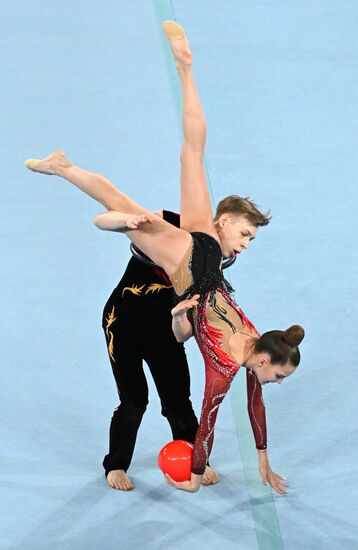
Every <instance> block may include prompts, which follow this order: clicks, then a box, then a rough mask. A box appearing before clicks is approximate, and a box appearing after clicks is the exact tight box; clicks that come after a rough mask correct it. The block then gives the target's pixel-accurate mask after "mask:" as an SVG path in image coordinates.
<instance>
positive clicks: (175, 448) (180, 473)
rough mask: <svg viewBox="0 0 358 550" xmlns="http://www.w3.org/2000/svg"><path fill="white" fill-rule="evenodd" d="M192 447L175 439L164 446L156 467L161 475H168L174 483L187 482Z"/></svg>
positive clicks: (189, 474) (186, 442) (189, 475)
mask: <svg viewBox="0 0 358 550" xmlns="http://www.w3.org/2000/svg"><path fill="white" fill-rule="evenodd" d="M192 456H193V445H192V444H191V443H189V442H188V441H183V440H182V439H176V440H174V441H171V442H170V443H168V444H167V445H164V447H163V448H162V450H161V451H160V453H159V456H158V466H159V468H160V469H161V470H162V472H163V474H169V475H170V477H171V478H172V479H174V481H189V480H190V477H191V462H192Z"/></svg>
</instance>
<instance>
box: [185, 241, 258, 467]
mask: <svg viewBox="0 0 358 550" xmlns="http://www.w3.org/2000/svg"><path fill="white" fill-rule="evenodd" d="M191 235H192V238H193V247H192V255H191V258H190V260H189V264H187V265H183V266H181V267H182V269H183V270H186V271H187V272H189V273H190V275H191V279H192V280H193V284H192V285H191V286H190V287H189V288H187V290H186V291H185V292H184V293H183V294H182V295H181V296H178V298H177V299H178V301H180V300H184V299H187V298H188V297H190V296H193V295H194V294H199V295H200V298H199V305H198V306H197V307H196V308H195V309H194V310H192V319H191V320H192V323H193V331H194V336H195V339H196V341H197V343H198V346H199V349H200V351H201V354H202V356H203V358H204V363H205V391H204V398H203V403H202V410H201V418H200V424H199V428H198V431H197V434H196V439H195V443H194V449H193V462H192V472H193V473H195V474H198V475H200V474H203V473H204V470H205V467H206V464H207V461H208V458H209V456H210V452H211V449H212V446H213V441H214V428H215V422H216V417H217V414H218V410H219V406H220V404H221V402H222V401H223V399H224V397H225V396H226V394H227V392H228V390H229V388H230V384H231V382H232V380H233V378H234V376H235V374H236V373H237V372H238V370H239V368H240V365H238V364H237V363H236V361H235V360H234V359H233V357H232V356H230V353H229V346H228V340H229V338H230V335H232V334H235V333H236V332H237V331H238V330H242V328H243V327H246V328H248V329H250V331H251V332H253V333H256V334H258V333H257V331H256V329H255V327H254V325H253V324H252V323H251V322H250V321H249V319H248V318H247V317H246V316H245V314H244V313H243V312H242V310H241V309H240V308H239V307H238V305H237V304H236V303H235V301H234V300H233V299H232V297H231V295H230V294H229V292H228V285H227V283H226V281H225V280H224V277H223V274H222V270H221V262H222V253H221V247H220V244H219V243H218V241H217V240H216V239H214V238H213V237H212V236H211V235H208V234H206V233H201V232H194V233H191ZM174 288H175V286H174ZM246 379H247V401H248V413H249V418H250V422H251V426H252V430H253V434H254V437H255V442H256V447H257V449H265V448H266V418H265V405H264V402H263V399H262V390H261V385H260V383H259V381H258V379H257V377H256V375H255V374H254V373H253V372H251V371H249V370H248V371H247V378H246Z"/></svg>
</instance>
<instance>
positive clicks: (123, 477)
mask: <svg viewBox="0 0 358 550" xmlns="http://www.w3.org/2000/svg"><path fill="white" fill-rule="evenodd" d="M107 483H108V485H109V486H110V487H112V489H119V490H120V491H131V490H132V489H134V485H133V483H132V482H131V480H130V479H129V477H128V476H127V474H126V472H125V471H124V470H111V471H110V472H109V473H108V475H107Z"/></svg>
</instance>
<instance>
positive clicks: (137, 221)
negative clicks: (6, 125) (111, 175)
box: [25, 151, 191, 275]
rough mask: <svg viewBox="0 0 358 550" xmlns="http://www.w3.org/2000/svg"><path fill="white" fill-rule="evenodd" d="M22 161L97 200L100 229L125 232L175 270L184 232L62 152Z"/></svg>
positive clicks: (181, 253)
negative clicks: (101, 208)
mask: <svg viewBox="0 0 358 550" xmlns="http://www.w3.org/2000/svg"><path fill="white" fill-rule="evenodd" d="M25 164H26V166H27V167H28V168H29V169H30V170H32V171H34V172H39V173H42V174H48V175H57V176H60V177H61V178H64V179H66V180H68V181H69V182H71V183H72V184H73V185H75V186H76V187H78V188H79V189H80V190H81V191H83V192H84V193H86V194H87V195H89V196H90V197H92V198H93V199H95V200H97V201H98V202H100V203H101V204H102V205H103V206H104V207H105V208H106V209H107V212H106V213H104V214H100V215H98V216H97V217H96V219H95V224H96V225H97V226H98V227H99V228H100V229H106V230H109V231H118V232H125V233H126V234H127V236H128V237H129V238H130V240H131V241H132V242H134V244H135V245H136V246H138V247H139V248H140V249H141V250H142V251H143V252H144V253H145V254H146V255H147V256H149V257H150V258H151V259H152V260H153V261H154V262H155V263H156V264H157V265H159V266H160V267H162V268H163V269H164V270H165V271H166V272H167V273H168V275H171V274H172V273H174V272H175V270H176V269H177V267H178V265H179V263H180V261H181V259H182V257H183V256H184V254H185V252H186V251H187V249H188V247H189V246H190V243H191V236H190V235H189V233H188V232H187V231H184V230H182V229H179V228H177V227H174V226H173V225H171V224H169V223H168V222H166V221H165V220H163V219H162V218H161V217H159V216H158V215H156V214H153V213H152V212H149V211H148V210H146V209H145V208H143V207H142V206H140V205H139V204H138V203H136V202H135V201H134V200H132V199H131V198H130V197H129V196H128V195H126V194H125V193H123V192H122V191H120V190H119V189H118V188H116V187H115V186H114V185H113V184H112V183H111V182H110V181H109V180H108V179H107V178H105V177H104V176H101V175H99V174H95V173H93V172H89V171H88V170H84V169H82V168H79V167H78V166H75V165H74V164H73V163H71V162H70V161H69V160H68V159H67V158H66V157H65V155H64V153H63V152H62V151H54V152H53V153H51V154H50V155H49V156H48V157H46V158H44V159H42V160H36V159H30V160H28V161H26V163H25ZM153 237H154V238H153Z"/></svg>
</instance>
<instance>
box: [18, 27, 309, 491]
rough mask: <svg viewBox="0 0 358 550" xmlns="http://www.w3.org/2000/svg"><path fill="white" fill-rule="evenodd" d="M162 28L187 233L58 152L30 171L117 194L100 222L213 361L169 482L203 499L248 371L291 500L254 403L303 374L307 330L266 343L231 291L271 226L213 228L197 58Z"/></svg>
mask: <svg viewBox="0 0 358 550" xmlns="http://www.w3.org/2000/svg"><path fill="white" fill-rule="evenodd" d="M163 28H164V32H165V34H166V36H167V38H168V40H169V42H170V44H171V48H172V51H173V55H174V59H175V62H176V66H177V70H178V74H179V77H180V81H181V88H182V94H183V129H184V142H183V145H182V150H181V177H180V187H181V204H180V228H176V227H174V226H173V225H171V224H169V223H168V222H166V221H165V220H164V219H162V218H161V217H159V216H157V215H155V214H153V213H151V212H149V211H148V210H146V209H144V208H143V207H141V206H140V205H138V204H137V203H135V202H134V201H133V200H132V199H131V198H130V197H128V196H127V195H125V194H124V193H121V192H119V191H118V190H115V188H114V186H112V185H111V184H109V183H108V180H106V181H104V185H103V187H102V189H101V191H100V193H98V189H97V187H96V189H95V188H94V187H93V186H92V183H91V180H90V179H89V180H88V181H87V180H86V178H83V177H79V174H80V172H81V169H79V168H77V167H73V165H71V163H70V162H69V161H68V160H67V159H66V158H65V156H64V155H63V154H62V153H56V152H55V153H53V154H52V155H50V156H49V157H47V158H46V159H44V160H41V161H38V160H35V159H30V160H29V161H27V162H26V165H27V167H28V168H30V169H31V170H33V171H36V172H41V173H47V174H57V175H59V176H62V177H64V178H65V179H68V180H69V181H71V182H72V183H74V184H75V185H77V186H78V187H79V188H80V189H82V190H83V191H85V192H86V193H87V194H89V195H90V196H92V197H93V198H95V199H96V200H99V201H100V202H101V203H102V204H104V205H105V207H106V208H107V209H108V204H109V203H110V197H111V196H112V195H113V193H115V194H116V204H117V205H118V206H117V208H116V210H110V211H107V212H105V213H103V214H99V215H98V216H96V218H95V220H94V223H95V224H96V226H97V227H99V228H100V229H104V230H109V231H117V232H123V233H126V235H127V236H128V237H129V238H130V240H131V241H132V242H133V243H134V244H135V246H137V247H138V248H140V249H141V250H142V251H143V252H144V253H145V254H146V255H147V256H149V257H150V258H151V259H152V261H153V262H154V263H155V264H157V265H159V266H161V267H162V268H163V269H164V271H165V272H166V273H167V274H168V275H169V277H170V280H171V283H172V285H173V287H174V290H175V292H176V294H177V297H178V304H177V305H176V306H175V307H174V308H173V309H172V316H173V320H172V328H173V332H174V334H175V337H176V338H177V340H178V341H180V342H184V341H186V340H187V339H188V338H190V337H191V336H192V335H194V336H195V339H196V341H197V343H198V346H199V348H200V351H201V353H202V356H203V358H204V362H205V375H206V378H205V380H206V382H205V391H204V399H203V405H202V412H201V418H200V424H199V428H198V431H197V434H196V438H195V443H194V449H193V462H192V474H191V479H190V480H189V481H184V482H174V481H173V480H172V479H170V478H169V477H168V476H167V481H168V483H170V484H171V485H173V486H174V487H176V488H177V489H181V490H185V491H189V492H196V491H198V490H199V488H200V485H201V480H202V476H203V472H204V470H205V467H206V464H207V460H208V457H209V455H210V452H211V448H212V445H213V437H214V426H215V421H216V416H217V413H218V408H219V405H220V403H221V402H222V400H223V399H224V397H225V395H226V393H227V391H228V389H229V387H230V384H231V381H232V379H233V378H234V376H235V374H236V373H237V371H238V370H239V368H240V366H245V367H246V369H247V380H248V392H249V396H251V398H250V399H249V403H248V405H249V415H250V420H251V425H252V428H253V432H254V436H255V441H256V447H257V449H258V455H259V471H260V473H261V478H262V481H263V483H266V482H268V483H270V485H271V486H272V487H273V488H274V489H275V490H276V491H277V492H278V493H280V494H284V493H286V490H285V488H286V487H287V483H286V482H285V481H284V480H283V478H282V477H281V476H280V475H279V474H277V473H275V472H273V471H272V469H271V467H270V464H269V461H268V457H267V449H266V424H265V414H264V413H265V409H264V406H263V403H262V407H261V409H257V407H256V409H253V403H254V402H256V403H257V402H258V401H260V400H261V399H262V398H261V385H263V384H266V383H268V382H277V383H282V381H283V380H284V378H286V377H287V376H290V375H291V374H292V373H293V372H295V370H296V367H297V366H298V364H299V362H300V353H299V350H298V344H299V343H300V342H301V340H302V339H303V337H304V331H303V329H302V327H300V326H298V325H294V326H292V327H290V328H289V329H287V330H286V331H280V330H274V331H270V332H266V333H265V334H263V335H262V336H261V337H260V336H259V334H258V332H257V331H256V329H255V327H254V325H253V324H252V323H251V322H250V321H249V320H248V319H247V317H246V316H245V315H244V313H243V312H242V310H241V309H240V308H239V307H238V306H237V304H236V303H235V302H234V300H233V299H232V297H231V295H230V294H229V292H228V288H227V285H226V283H225V281H224V278H223V275H222V270H221V263H222V256H224V257H229V256H234V255H236V254H239V253H240V252H241V251H242V250H243V249H244V248H247V246H248V244H249V242H250V240H251V239H253V238H255V235H256V232H257V229H258V225H265V224H254V223H252V221H250V218H249V217H245V218H243V217H240V218H239V219H237V218H236V217H235V215H231V214H229V213H228V214H227V215H226V216H221V217H220V219H219V221H217V220H216V222H215V221H214V219H213V217H212V212H211V205H210V198H209V193H208V188H207V183H206V179H205V172H204V167H203V154H204V147H205V141H206V120H205V115H204V111H203V109H202V106H201V103H200V99H199V96H198V93H197V90H196V86H195V82H194V78H193V75H192V53H191V51H190V49H189V44H188V40H187V37H186V35H185V32H184V30H183V29H182V27H180V25H178V24H177V23H175V22H173V21H166V22H165V23H164V24H163ZM83 174H85V171H83ZM266 223H268V220H267V221H266ZM250 392H251V393H250ZM258 410H260V414H257V411H258Z"/></svg>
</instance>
